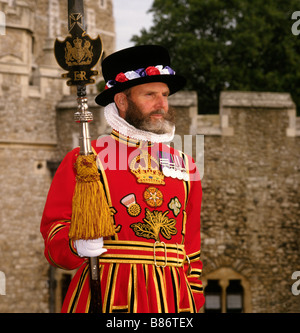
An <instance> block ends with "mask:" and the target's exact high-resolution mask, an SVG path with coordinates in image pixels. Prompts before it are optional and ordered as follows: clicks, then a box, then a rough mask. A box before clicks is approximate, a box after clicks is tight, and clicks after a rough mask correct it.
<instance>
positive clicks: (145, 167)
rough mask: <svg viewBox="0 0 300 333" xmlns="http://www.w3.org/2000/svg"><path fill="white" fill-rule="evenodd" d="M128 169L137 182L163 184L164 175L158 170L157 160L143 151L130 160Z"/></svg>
mask: <svg viewBox="0 0 300 333" xmlns="http://www.w3.org/2000/svg"><path fill="white" fill-rule="evenodd" d="M130 170H131V172H132V173H133V174H134V175H135V176H136V178H137V182H138V183H142V184H157V185H164V184H165V182H164V179H165V176H164V175H163V173H162V172H161V171H160V170H159V164H158V162H157V160H156V159H155V158H154V157H153V156H151V155H150V154H148V153H145V152H143V153H142V154H141V155H138V156H136V157H135V158H134V159H133V160H132V161H131V162H130Z"/></svg>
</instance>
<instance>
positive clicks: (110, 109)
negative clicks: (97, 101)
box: [104, 103, 175, 143]
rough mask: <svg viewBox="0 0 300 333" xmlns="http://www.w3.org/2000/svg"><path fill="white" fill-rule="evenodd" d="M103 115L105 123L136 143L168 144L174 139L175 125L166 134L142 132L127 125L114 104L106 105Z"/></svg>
mask: <svg viewBox="0 0 300 333" xmlns="http://www.w3.org/2000/svg"><path fill="white" fill-rule="evenodd" d="M104 115H105V118H106V121H107V123H108V124H109V125H110V126H111V127H112V128H113V129H114V130H115V131H118V132H119V133H121V134H123V135H125V136H127V137H130V138H132V139H135V140H138V141H150V142H155V143H159V142H169V141H172V140H173V138H174V133H175V125H174V126H173V131H172V133H168V134H155V133H152V132H147V131H143V130H140V129H137V128H135V127H134V126H132V125H130V124H128V122H127V121H126V120H125V119H123V118H121V117H120V116H119V112H118V109H117V106H116V104H115V103H111V104H108V105H107V106H106V107H105V108H104Z"/></svg>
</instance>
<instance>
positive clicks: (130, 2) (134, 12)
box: [113, 0, 153, 51]
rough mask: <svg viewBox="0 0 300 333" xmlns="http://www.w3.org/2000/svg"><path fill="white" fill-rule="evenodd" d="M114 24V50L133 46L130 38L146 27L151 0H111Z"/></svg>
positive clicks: (150, 18)
mask: <svg viewBox="0 0 300 333" xmlns="http://www.w3.org/2000/svg"><path fill="white" fill-rule="evenodd" d="M113 3H114V16H115V25H116V34H117V40H116V51H118V50H120V49H123V48H126V47H130V46H133V43H131V42H130V39H131V37H132V36H133V35H135V34H139V32H140V31H141V29H142V28H146V29H148V28H149V27H150V26H151V23H152V15H150V14H147V11H148V10H149V9H150V8H151V5H152V3H153V0H113Z"/></svg>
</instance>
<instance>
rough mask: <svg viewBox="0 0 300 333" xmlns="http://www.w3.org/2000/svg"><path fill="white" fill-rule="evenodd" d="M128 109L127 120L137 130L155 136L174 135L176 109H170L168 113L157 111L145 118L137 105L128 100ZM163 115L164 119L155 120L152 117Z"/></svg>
mask: <svg viewBox="0 0 300 333" xmlns="http://www.w3.org/2000/svg"><path fill="white" fill-rule="evenodd" d="M127 101H128V109H127V111H126V116H125V120H126V121H127V122H128V123H129V124H130V125H132V126H134V127H135V128H137V129H140V130H143V131H147V132H152V133H155V134H172V133H173V130H174V126H175V109H174V108H169V111H168V112H165V111H164V110H162V109H161V110H155V111H152V112H151V113H150V114H148V115H147V116H145V115H144V114H143V113H142V112H141V111H140V109H139V108H138V107H137V105H136V104H135V103H134V102H133V101H131V100H130V99H129V98H127ZM155 114H161V115H162V118H158V119H153V118H151V116H152V115H155Z"/></svg>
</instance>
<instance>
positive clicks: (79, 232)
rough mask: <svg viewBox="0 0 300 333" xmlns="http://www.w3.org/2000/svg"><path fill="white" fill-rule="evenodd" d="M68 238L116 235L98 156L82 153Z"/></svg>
mask: <svg viewBox="0 0 300 333" xmlns="http://www.w3.org/2000/svg"><path fill="white" fill-rule="evenodd" d="M76 170H77V176H76V186H75V191H74V195H73V203H72V220H71V227H70V231H69V237H70V239H72V240H77V239H85V240H87V239H97V238H100V237H110V236H113V235H115V228H114V221H113V217H112V213H111V210H110V208H109V206H108V203H107V200H106V197H105V193H104V189H103V185H102V183H101V182H100V178H99V172H98V168H97V164H96V155H94V154H93V155H88V156H84V155H79V156H78V158H77V160H76Z"/></svg>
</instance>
